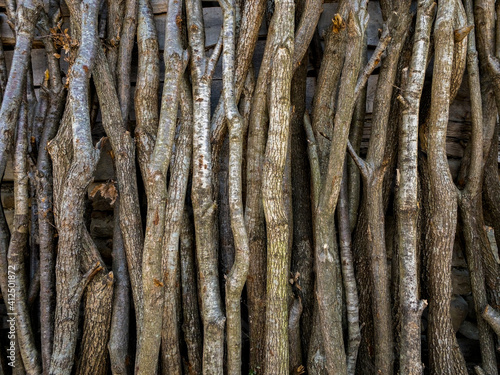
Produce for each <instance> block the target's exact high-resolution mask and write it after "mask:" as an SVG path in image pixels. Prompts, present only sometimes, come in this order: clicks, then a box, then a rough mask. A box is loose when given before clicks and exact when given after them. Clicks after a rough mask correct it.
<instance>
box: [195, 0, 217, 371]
mask: <svg viewBox="0 0 500 375" xmlns="http://www.w3.org/2000/svg"><path fill="white" fill-rule="evenodd" d="M186 14H187V27H188V39H189V47H190V53H191V57H192V58H191V77H192V84H193V189H192V200H193V209H194V223H195V229H196V233H195V238H196V252H197V258H198V266H199V275H200V288H201V289H200V292H201V299H202V306H201V310H202V319H203V330H204V332H203V333H204V334H203V373H204V374H207V375H211V374H214V375H215V374H220V373H222V368H223V356H224V324H225V320H226V319H225V317H224V315H223V313H222V303H221V296H220V290H219V278H218V271H217V240H216V233H215V212H216V203H215V201H214V191H213V185H212V178H213V165H212V154H211V144H210V91H211V90H210V89H211V88H210V83H211V80H212V77H213V70H214V68H215V64H216V62H217V60H218V55H219V53H220V48H221V42H222V41H221V39H219V42H218V44H217V46H216V48H215V49H214V52H213V53H212V56H211V58H210V59H207V57H206V55H205V41H204V29H203V28H204V26H203V14H202V4H201V1H200V0H188V1H186Z"/></svg>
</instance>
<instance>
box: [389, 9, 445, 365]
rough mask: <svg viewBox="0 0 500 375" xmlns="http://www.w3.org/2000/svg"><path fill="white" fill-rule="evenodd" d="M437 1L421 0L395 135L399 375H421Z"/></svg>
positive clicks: (425, 303)
mask: <svg viewBox="0 0 500 375" xmlns="http://www.w3.org/2000/svg"><path fill="white" fill-rule="evenodd" d="M434 12H435V3H433V2H432V1H420V2H419V4H418V11H417V24H416V26H415V29H416V32H415V36H414V40H415V43H414V45H413V51H412V58H411V62H410V67H409V69H408V71H407V74H408V78H407V83H406V87H404V88H403V89H404V91H403V93H402V99H403V100H404V102H405V103H404V105H405V107H404V109H403V119H402V124H401V132H400V136H399V138H400V139H399V154H398V170H399V180H398V181H397V184H398V196H397V202H396V204H397V223H398V229H397V231H398V233H397V236H398V249H399V251H400V253H399V254H398V255H399V265H398V266H399V282H400V285H399V292H400V296H399V300H400V306H401V307H400V309H401V317H402V318H401V342H400V358H399V368H400V374H412V375H417V374H422V372H423V365H422V361H421V346H420V342H421V337H420V336H421V329H420V319H421V315H422V312H423V309H424V308H425V307H426V306H427V302H426V301H423V300H420V299H419V298H420V294H419V282H418V280H419V277H418V263H419V260H418V251H417V233H418V231H417V219H418V192H417V190H418V174H417V163H418V113H419V105H420V97H421V95H422V89H423V85H424V79H425V67H426V66H427V56H428V51H429V44H430V34H431V27H432V21H433V19H434Z"/></svg>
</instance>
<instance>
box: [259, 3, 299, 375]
mask: <svg viewBox="0 0 500 375" xmlns="http://www.w3.org/2000/svg"><path fill="white" fill-rule="evenodd" d="M273 22H274V27H276V28H277V30H282V32H281V33H279V34H278V33H277V34H276V36H275V38H276V39H275V43H274V46H275V47H274V48H275V50H274V53H273V54H274V56H275V57H274V62H273V67H272V73H271V91H270V102H271V103H273V105H272V106H271V108H270V111H269V119H270V122H269V132H268V140H267V145H266V152H265V162H264V166H263V177H262V198H263V206H264V213H265V218H266V228H267V234H268V241H267V252H268V255H267V277H266V279H267V280H266V281H267V287H266V297H267V302H266V352H265V355H266V357H265V372H266V373H272V374H283V375H284V374H288V372H289V367H288V366H289V359H288V354H289V353H288V328H287V325H288V289H287V287H288V286H287V274H288V267H289V264H288V259H289V256H288V251H289V228H288V218H287V215H286V209H285V196H284V195H285V194H284V192H283V189H282V187H283V179H284V174H285V163H286V156H287V147H288V143H289V129H290V87H291V81H292V56H293V48H294V46H293V30H294V4H293V3H292V2H291V1H287V0H278V1H276V9H275V13H274V17H273Z"/></svg>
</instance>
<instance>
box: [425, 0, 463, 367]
mask: <svg viewBox="0 0 500 375" xmlns="http://www.w3.org/2000/svg"><path fill="white" fill-rule="evenodd" d="M454 9H455V4H454V1H445V2H443V3H440V4H439V6H438V13H437V18H436V24H435V51H436V53H435V58H434V59H435V60H434V61H435V63H434V76H433V80H432V103H431V114H430V120H429V133H430V134H429V138H428V146H429V148H428V159H429V163H428V173H429V212H428V215H429V216H428V221H427V236H426V248H427V251H429V254H428V264H427V267H428V272H429V284H428V286H429V328H428V329H429V334H428V340H429V352H430V353H429V355H430V368H431V373H433V374H466V373H467V371H466V368H465V361H464V359H463V357H462V355H461V354H460V351H459V350H458V347H457V341H456V338H455V335H454V333H453V329H452V327H451V320H450V301H451V299H450V298H451V274H450V271H451V256H452V249H453V248H452V246H453V241H454V238H455V226H456V217H457V200H456V199H457V197H456V192H455V190H454V189H455V187H454V186H453V181H452V179H451V175H450V170H449V167H448V161H447V159H446V150H445V142H446V128H447V124H448V111H449V105H450V86H451V76H452V75H451V72H452V56H453V45H454V42H453V18H452V15H453V13H454ZM430 249H432V251H430Z"/></svg>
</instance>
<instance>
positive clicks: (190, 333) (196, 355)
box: [179, 208, 203, 375]
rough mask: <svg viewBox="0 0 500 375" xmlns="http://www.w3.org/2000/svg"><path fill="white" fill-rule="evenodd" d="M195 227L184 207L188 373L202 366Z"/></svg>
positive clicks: (182, 242)
mask: <svg viewBox="0 0 500 375" xmlns="http://www.w3.org/2000/svg"><path fill="white" fill-rule="evenodd" d="M194 245H195V243H194V228H193V223H192V220H191V218H190V217H189V215H188V213H187V209H186V208H184V215H183V221H182V230H181V236H180V245H179V246H180V257H181V285H182V314H183V325H182V330H183V331H184V340H185V341H186V346H187V351H188V359H187V361H186V362H187V364H186V366H187V369H188V371H187V373H188V374H190V375H195V374H200V373H201V368H202V350H203V347H202V336H201V333H202V331H201V324H200V316H199V309H198V292H197V290H196V267H195V247H194Z"/></svg>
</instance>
